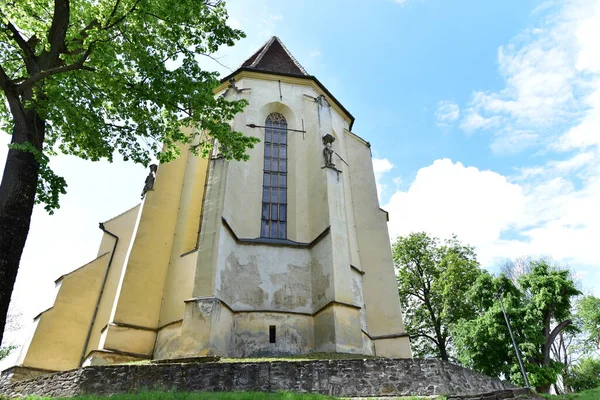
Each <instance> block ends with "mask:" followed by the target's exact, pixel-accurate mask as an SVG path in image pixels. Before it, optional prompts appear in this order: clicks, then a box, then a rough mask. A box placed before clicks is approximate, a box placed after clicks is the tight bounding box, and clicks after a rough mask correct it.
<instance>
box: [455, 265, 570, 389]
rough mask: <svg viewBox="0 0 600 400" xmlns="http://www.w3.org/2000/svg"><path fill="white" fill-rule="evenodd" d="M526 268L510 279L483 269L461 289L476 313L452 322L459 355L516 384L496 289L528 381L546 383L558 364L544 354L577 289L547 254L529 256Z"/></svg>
mask: <svg viewBox="0 0 600 400" xmlns="http://www.w3.org/2000/svg"><path fill="white" fill-rule="evenodd" d="M531 264H532V265H531V268H530V269H529V270H530V271H531V272H529V273H525V274H523V275H521V276H520V277H519V278H518V279H517V281H516V283H515V282H513V281H512V280H511V279H508V278H507V277H506V276H505V275H500V276H499V277H494V276H492V275H491V274H489V273H487V272H485V273H483V274H481V275H480V276H479V278H478V279H477V281H476V282H475V284H474V285H473V286H472V288H471V289H470V290H469V291H468V292H467V301H468V302H470V303H472V304H473V305H474V307H475V309H476V310H477V311H476V317H475V318H473V319H470V320H469V319H462V320H461V321H459V322H458V323H456V324H455V325H454V326H453V335H454V336H455V345H456V348H457V352H458V355H459V360H460V362H461V363H463V364H464V365H466V366H468V367H471V368H474V369H476V370H478V371H480V372H483V373H484V374H487V375H492V376H500V375H504V376H506V377H507V378H509V379H510V380H511V381H512V382H513V383H515V384H518V385H522V384H523V383H524V382H523V378H522V376H521V372H520V370H519V366H518V362H517V358H516V354H515V352H514V350H513V346H512V343H511V339H510V335H509V332H508V328H507V327H506V322H505V319H504V316H503V313H502V309H501V305H500V303H499V301H498V300H497V299H496V293H497V292H498V291H499V289H500V288H502V292H503V295H502V299H503V304H504V307H505V309H506V313H507V315H508V318H509V320H510V322H511V326H512V328H513V333H514V335H515V338H516V341H517V343H518V345H519V349H520V352H521V353H522V356H523V361H524V363H525V369H526V370H527V375H528V378H529V381H530V383H531V385H532V386H535V387H538V388H541V387H547V386H548V385H549V384H550V383H554V382H555V381H556V377H557V375H558V374H559V373H560V372H561V371H562V369H563V368H564V365H563V364H561V363H558V362H556V361H554V360H552V359H551V358H550V346H551V344H552V342H553V341H554V338H555V337H556V335H557V334H558V333H559V332H560V331H562V330H564V329H565V328H566V327H568V326H569V325H570V324H571V322H570V319H569V318H570V310H571V303H572V300H573V297H574V296H577V295H578V294H580V292H579V291H578V290H577V289H576V288H575V285H574V283H573V281H572V280H571V279H570V277H569V271H568V270H561V269H559V268H555V267H552V266H550V265H549V263H548V261H547V260H536V261H531Z"/></svg>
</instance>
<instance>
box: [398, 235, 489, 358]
mask: <svg viewBox="0 0 600 400" xmlns="http://www.w3.org/2000/svg"><path fill="white" fill-rule="evenodd" d="M392 253H393V258H394V262H395V264H396V267H397V268H398V276H397V280H398V293H399V295H400V302H401V303H402V307H403V312H404V323H405V328H406V331H407V333H408V334H409V335H410V337H411V345H412V349H413V353H414V354H415V355H417V356H420V357H425V356H436V357H440V358H442V359H444V360H449V359H450V357H451V348H452V336H451V335H450V326H451V325H452V324H453V323H454V322H456V321H458V320H459V319H461V318H470V317H471V316H472V315H473V312H474V311H473V308H472V305H471V304H470V303H469V302H466V301H465V295H464V294H465V293H466V292H467V291H468V290H469V288H470V287H471V285H472V284H473V283H474V282H475V281H476V279H477V277H478V276H479V274H480V273H481V270H480V269H479V263H478V262H477V259H476V255H475V252H474V250H473V248H472V247H470V246H465V245H463V244H462V243H461V242H460V241H459V240H458V239H457V238H456V237H452V238H451V239H449V240H446V241H444V242H443V243H440V240H439V239H437V238H431V237H429V236H428V235H427V234H426V233H424V232H421V233H413V234H411V235H409V236H407V237H399V238H398V239H397V241H396V243H395V244H394V246H393V250H392Z"/></svg>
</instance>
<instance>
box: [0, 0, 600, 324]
mask: <svg viewBox="0 0 600 400" xmlns="http://www.w3.org/2000/svg"><path fill="white" fill-rule="evenodd" d="M228 9H229V12H230V16H231V19H230V23H231V25H233V26H235V27H238V28H241V29H242V30H244V31H245V32H246V33H247V35H248V37H247V38H246V39H244V40H242V41H240V42H239V43H238V44H237V45H236V46H235V47H234V48H229V49H222V50H221V51H220V52H219V54H218V56H219V57H220V58H219V60H220V62H221V63H222V64H224V65H226V66H227V67H229V69H235V68H237V67H238V66H239V65H240V64H241V63H242V62H243V61H244V59H246V58H247V57H248V56H250V55H251V54H252V53H253V52H254V51H256V50H257V49H258V48H259V46H261V45H262V44H263V43H264V42H265V41H266V40H268V39H269V38H270V37H271V36H272V35H277V36H279V37H280V38H281V39H282V41H283V42H284V43H285V45H286V46H287V47H288V49H289V50H290V51H291V52H292V54H294V56H295V57H296V59H297V60H298V61H299V62H300V63H301V64H302V65H303V66H304V68H305V69H306V70H307V71H308V72H309V73H310V74H312V75H315V76H317V77H318V78H319V80H320V81H321V82H322V83H323V84H324V85H325V86H326V87H327V88H328V89H329V90H330V91H331V92H332V93H333V94H334V95H335V96H336V97H337V98H338V100H339V101H340V102H342V103H343V104H344V105H345V106H346V108H347V109H348V110H349V111H350V112H351V113H352V114H353V115H354V116H355V118H356V123H355V125H354V129H353V130H354V131H355V132H356V133H357V134H358V135H360V136H362V137H363V138H365V139H366V140H368V141H370V142H371V143H372V146H373V147H372V149H373V155H374V158H373V164H374V167H375V172H376V177H377V180H378V188H379V190H380V201H381V204H382V207H383V208H385V209H386V210H388V211H389V212H390V223H389V228H390V233H391V236H392V237H396V236H397V235H406V234H408V233H410V232H411V231H421V230H425V231H427V232H429V233H431V234H432V235H435V236H439V237H447V236H449V235H450V234H452V233H456V234H457V235H458V236H459V238H460V239H461V240H463V241H464V242H465V243H468V244H471V245H474V246H476V250H477V253H478V255H479V259H480V261H481V263H482V265H483V266H484V267H485V268H489V269H491V270H495V269H496V268H497V265H498V263H499V262H501V260H502V259H504V258H512V259H515V258H517V257H521V256H527V255H530V256H539V255H546V256H551V257H553V258H554V259H556V260H557V261H558V262H561V263H565V264H568V265H569V266H570V267H571V268H572V269H573V270H574V271H575V272H576V276H577V278H578V279H580V280H581V282H582V284H583V287H584V289H586V290H590V291H592V292H594V293H595V294H596V295H600V268H599V266H600V252H598V251H597V246H598V242H599V241H600V129H599V128H600V50H599V47H598V45H597V38H598V37H600V0H563V1H550V2H548V1H538V0H535V1H534V0H503V1H481V0H469V1H467V0H462V1H449V0H403V1H399V0H397V1H392V0H370V1H364V0H363V1H346V0H345V1H341V0H339V1H334V0H328V1H323V0H321V1H281V0H279V1H275V0H252V1H248V0H230V1H229V2H228ZM201 62H202V64H203V65H205V66H206V67H207V68H213V69H217V70H219V71H220V72H221V73H223V74H227V73H229V72H230V70H229V69H228V68H227V67H223V66H221V65H218V64H216V63H214V62H212V61H210V60H209V59H203V60H201ZM2 140H3V142H2V143H6V142H7V140H8V137H7V136H5V137H4V138H3V139H2ZM3 146H4V145H3ZM5 153H6V151H5V150H3V151H2V153H0V162H1V163H2V164H3V163H4V159H5V156H6V154H5ZM52 165H53V167H54V168H55V170H56V171H57V172H58V173H59V174H62V175H63V176H65V178H66V179H67V181H68V183H69V188H68V192H69V193H68V194H67V195H66V196H64V198H63V199H62V208H61V209H60V210H59V211H58V212H57V214H56V215H55V216H52V217H49V216H47V215H45V213H44V211H43V210H42V209H41V208H38V209H36V210H35V212H34V220H33V224H32V228H31V231H30V237H29V239H28V243H27V246H26V249H25V252H24V255H23V260H22V268H21V271H20V274H19V277H18V282H17V286H16V289H15V294H14V297H13V298H14V302H15V305H16V308H18V309H20V310H22V312H23V314H24V315H25V317H26V318H30V317H32V316H33V315H35V314H37V312H39V311H41V310H43V309H45V308H46V307H48V306H49V305H50V304H51V302H52V294H53V285H52V282H53V280H54V279H56V277H58V276H60V275H61V274H62V273H65V272H68V271H70V270H72V269H74V268H76V267H78V266H79V265H81V264H83V263H85V262H87V261H89V260H91V259H93V258H94V257H95V254H96V251H97V245H98V241H99V239H100V236H101V233H100V231H99V229H97V223H98V222H99V221H104V220H107V219H109V218H111V217H113V216H114V215H116V214H118V213H120V212H122V211H123V210H125V209H127V208H129V207H132V206H134V205H135V204H136V203H137V202H138V200H139V197H138V196H139V192H140V190H141V187H142V186H143V181H144V178H145V175H146V171H145V170H144V169H143V167H140V166H132V165H129V164H125V163H122V162H115V163H113V164H107V163H103V162H101V163H90V162H84V161H80V160H76V159H73V158H71V157H58V158H57V159H55V160H54V161H53V164H52Z"/></svg>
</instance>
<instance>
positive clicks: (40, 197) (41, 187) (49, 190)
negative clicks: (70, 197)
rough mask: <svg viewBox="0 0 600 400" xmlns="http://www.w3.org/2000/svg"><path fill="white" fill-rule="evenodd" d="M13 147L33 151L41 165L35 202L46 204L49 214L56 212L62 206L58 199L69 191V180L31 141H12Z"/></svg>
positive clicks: (10, 146) (11, 145) (10, 145)
mask: <svg viewBox="0 0 600 400" xmlns="http://www.w3.org/2000/svg"><path fill="white" fill-rule="evenodd" d="M8 147H9V148H11V149H17V150H21V151H26V152H29V153H32V154H33V155H34V157H35V160H36V161H37V162H38V164H39V165H40V168H39V175H40V176H39V179H38V183H37V188H36V196H35V203H36V204H44V209H45V210H46V211H47V212H48V214H50V215H52V214H54V210H56V209H58V208H60V205H59V204H58V200H59V197H60V195H61V194H65V193H67V190H66V188H67V182H66V181H65V178H63V177H62V176H58V175H56V174H55V173H54V172H53V171H52V170H51V169H50V166H49V165H48V163H49V162H50V158H49V157H48V156H47V155H46V154H44V153H43V152H41V151H40V150H38V149H36V148H35V147H34V146H33V145H32V144H31V143H30V142H25V143H12V144H9V145H8Z"/></svg>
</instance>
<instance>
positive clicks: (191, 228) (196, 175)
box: [158, 153, 210, 327]
mask: <svg viewBox="0 0 600 400" xmlns="http://www.w3.org/2000/svg"><path fill="white" fill-rule="evenodd" d="M209 162H210V161H209V160H208V159H205V158H202V157H198V156H195V155H193V154H191V153H190V154H189V155H188V159H187V163H186V167H185V173H184V176H183V185H182V189H181V199H180V203H179V212H178V215H177V224H176V227H175V235H174V237H173V246H172V250H171V256H170V260H169V268H168V271H167V275H166V279H165V286H164V294H163V300H162V306H161V311H160V319H159V322H158V326H159V327H162V326H164V325H166V324H170V323H172V322H174V321H178V320H181V319H182V318H183V314H184V311H185V303H184V301H185V300H186V299H189V298H190V297H191V296H192V290H193V282H194V271H195V267H196V264H197V262H198V251H197V250H198V241H199V229H200V219H201V214H202V205H203V202H204V193H205V187H206V178H207V173H208V164H209Z"/></svg>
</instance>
